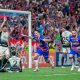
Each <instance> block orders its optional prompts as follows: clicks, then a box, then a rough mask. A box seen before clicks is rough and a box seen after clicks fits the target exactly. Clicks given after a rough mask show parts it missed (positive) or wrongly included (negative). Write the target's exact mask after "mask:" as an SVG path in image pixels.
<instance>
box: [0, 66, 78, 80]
mask: <svg viewBox="0 0 80 80" xmlns="http://www.w3.org/2000/svg"><path fill="white" fill-rule="evenodd" d="M0 80H80V73H79V72H77V69H75V70H74V71H70V68H69V67H66V68H64V69H62V68H60V67H56V68H55V69H53V70H52V69H51V68H41V69H40V70H39V71H38V72H33V69H25V70H23V72H22V73H17V72H13V73H7V72H6V73H0Z"/></svg>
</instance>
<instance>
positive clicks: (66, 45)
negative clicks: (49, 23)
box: [61, 26, 72, 68]
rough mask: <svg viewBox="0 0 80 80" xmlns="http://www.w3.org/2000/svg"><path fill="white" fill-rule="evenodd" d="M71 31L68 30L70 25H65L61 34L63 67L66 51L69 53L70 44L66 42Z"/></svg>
mask: <svg viewBox="0 0 80 80" xmlns="http://www.w3.org/2000/svg"><path fill="white" fill-rule="evenodd" d="M71 34H72V33H71V32H70V27H69V26H66V28H65V30H64V31H63V32H62V34H61V37H62V38H61V41H62V53H63V54H62V64H61V66H62V68H64V66H63V63H64V58H65V57H66V53H70V44H69V42H68V39H69V37H70V35H71Z"/></svg>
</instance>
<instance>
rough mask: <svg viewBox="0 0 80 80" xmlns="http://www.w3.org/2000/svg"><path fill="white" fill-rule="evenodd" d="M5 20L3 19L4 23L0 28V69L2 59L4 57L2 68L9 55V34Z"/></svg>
mask: <svg viewBox="0 0 80 80" xmlns="http://www.w3.org/2000/svg"><path fill="white" fill-rule="evenodd" d="M6 20H7V19H6V18H5V17H4V21H3V23H2V25H1V27H0V67H1V62H2V58H3V56H4V55H5V56H6V58H5V59H4V61H3V66H4V65H5V63H6V62H7V60H8V58H9V56H10V54H9V48H8V38H9V34H8V31H7V25H5V22H6Z"/></svg>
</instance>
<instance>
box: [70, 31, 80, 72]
mask: <svg viewBox="0 0 80 80" xmlns="http://www.w3.org/2000/svg"><path fill="white" fill-rule="evenodd" d="M79 40H80V35H77V32H76V31H72V36H70V38H69V42H70V43H71V51H70V61H71V63H72V67H71V71H72V70H74V68H75V67H76V66H75V62H74V55H75V54H77V56H78V61H79V62H80V60H79V58H80V54H79V53H80V51H79V50H80V42H79Z"/></svg>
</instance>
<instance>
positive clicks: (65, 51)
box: [62, 47, 70, 53]
mask: <svg viewBox="0 0 80 80" xmlns="http://www.w3.org/2000/svg"><path fill="white" fill-rule="evenodd" d="M62 51H63V53H70V48H69V47H66V48H64V47H63V49H62Z"/></svg>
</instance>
